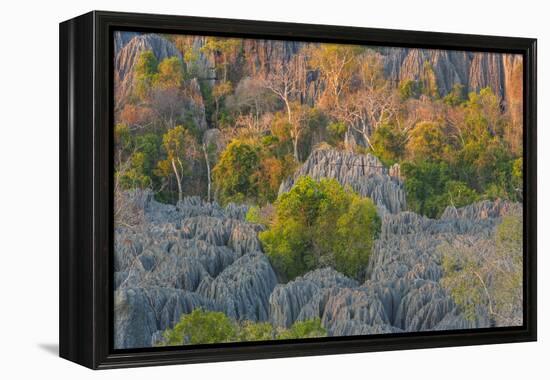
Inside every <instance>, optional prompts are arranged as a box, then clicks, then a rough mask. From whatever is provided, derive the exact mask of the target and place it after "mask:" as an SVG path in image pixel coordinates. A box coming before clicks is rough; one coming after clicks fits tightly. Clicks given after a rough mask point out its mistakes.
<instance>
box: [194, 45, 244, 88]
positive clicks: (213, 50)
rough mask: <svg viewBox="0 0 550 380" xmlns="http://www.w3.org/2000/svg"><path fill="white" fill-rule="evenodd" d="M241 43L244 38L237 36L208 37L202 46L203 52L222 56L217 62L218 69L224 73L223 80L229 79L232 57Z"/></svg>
mask: <svg viewBox="0 0 550 380" xmlns="http://www.w3.org/2000/svg"><path fill="white" fill-rule="evenodd" d="M241 44H242V40H240V39H236V38H219V37H208V38H207V39H206V43H205V44H204V45H203V47H202V48H201V51H202V52H204V53H210V54H213V55H214V56H215V57H220V58H221V62H220V63H217V64H216V69H218V70H219V71H221V73H222V79H221V81H222V82H227V81H228V72H229V65H230V57H231V55H232V54H234V53H235V52H236V50H237V48H238V47H239V46H240V45H241Z"/></svg>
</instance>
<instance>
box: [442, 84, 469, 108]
mask: <svg viewBox="0 0 550 380" xmlns="http://www.w3.org/2000/svg"><path fill="white" fill-rule="evenodd" d="M465 100H466V97H465V89H464V85H462V84H460V83H455V84H454V85H453V88H452V89H451V91H450V92H449V93H448V94H447V95H445V97H444V98H443V102H444V103H445V104H448V105H450V106H458V105H459V104H461V103H462V102H464V101H465Z"/></svg>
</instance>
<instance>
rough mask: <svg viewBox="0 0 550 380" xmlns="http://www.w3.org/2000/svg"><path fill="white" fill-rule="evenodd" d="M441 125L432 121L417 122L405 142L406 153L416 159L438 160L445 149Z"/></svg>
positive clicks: (444, 137) (441, 157)
mask: <svg viewBox="0 0 550 380" xmlns="http://www.w3.org/2000/svg"><path fill="white" fill-rule="evenodd" d="M446 140H447V138H446V135H445V132H444V130H443V127H442V126H441V125H440V124H437V123H432V122H421V123H418V124H417V125H416V126H415V128H414V129H413V131H412V132H411V135H410V138H409V141H408V142H407V155H408V156H409V158H410V159H412V160H416V161H422V160H425V161H432V162H435V161H440V160H441V159H443V155H444V153H445V152H446V149H447V141H446Z"/></svg>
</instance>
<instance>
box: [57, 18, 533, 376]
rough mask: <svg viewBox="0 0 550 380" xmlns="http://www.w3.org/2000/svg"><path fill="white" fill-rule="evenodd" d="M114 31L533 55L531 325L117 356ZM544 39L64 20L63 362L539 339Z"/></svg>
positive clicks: (528, 231)
mask: <svg viewBox="0 0 550 380" xmlns="http://www.w3.org/2000/svg"><path fill="white" fill-rule="evenodd" d="M115 30H131V31H143V32H163V33H186V34H205V35H217V36H233V37H248V38H267V39H285V40H300V41H319V42H321V41H322V42H335V43H354V44H367V45H384V46H399V47H422V48H438V49H454V50H470V51H490V52H499V53H517V54H521V55H522V56H523V59H524V61H523V62H524V65H523V67H524V72H523V79H524V82H523V83H524V86H523V99H524V100H523V101H524V104H523V112H524V115H523V117H524V189H523V190H524V194H525V196H524V224H523V225H524V324H523V326H521V327H514V328H512V327H511V328H497V329H495V328H489V329H476V330H463V331H460V330H459V331H441V332H420V333H406V334H405V333H404V334H390V335H372V336H353V337H333V338H318V339H310V340H293V341H278V342H262V343H235V344H216V345H207V346H192V347H171V348H164V349H160V348H149V349H133V350H119V351H116V350H113V348H112V347H113V342H112V335H113V334H112V332H113V319H112V304H113V291H112V289H113V287H112V269H111V268H112V247H113V217H112V210H113V196H112V193H113V191H112V185H113V183H112V178H113V176H112V170H113V167H112V166H113V164H112V157H113V155H112V152H113V138H112V125H113V112H112V108H113V107H112V103H113V38H112V33H113V31H115ZM536 44H537V41H536V39H530V38H512V37H496V36H481V35H466V34H448V33H432V32H417V31H402V30H384V29H370V28H357V27H343V26H325V25H308V24H294V23H280V22H264V21H247V20H229V19H217V18H201V17H184V16H166V15H151V14H136V13H118V12H105V11H93V12H90V13H87V14H84V15H82V16H79V17H76V18H73V19H71V20H68V21H65V22H62V23H61V24H60V57H59V58H60V68H59V69H60V71H59V74H60V98H59V113H60V183H59V185H60V198H59V201H60V210H59V213H60V236H59V239H60V255H59V259H60V264H59V265H60V278H59V281H60V290H59V297H60V320H59V323H60V337H59V340H60V356H61V357H63V358H66V359H68V360H71V361H74V362H76V363H79V364H81V365H84V366H86V367H89V368H93V369H103V368H119V367H134V366H151V365H163V364H183V363H199V362H213V361H229V360H244V359H262V358H276V357H289V356H306V355H326V354H342V353H352V352H367V351H384V350H402V349H417V348H430V347H446V346H462V345H479V344H494V343H511V342H528V341H535V340H536V337H537V293H536V291H537V289H536V283H537V272H536V269H537V263H536V261H537V257H536V250H537V246H536V242H537V228H536V226H537V225H536V223H537V177H536V175H537V167H536V157H537V153H536V149H537V144H536V142H537V141H536V123H537V109H536V97H537V87H536V86H537V81H536V71H537V68H536V64H537V63H536V46H537V45H536Z"/></svg>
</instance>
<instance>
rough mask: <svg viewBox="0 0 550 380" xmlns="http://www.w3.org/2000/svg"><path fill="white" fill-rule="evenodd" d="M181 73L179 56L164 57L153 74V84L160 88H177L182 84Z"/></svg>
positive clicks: (181, 66) (181, 65)
mask: <svg viewBox="0 0 550 380" xmlns="http://www.w3.org/2000/svg"><path fill="white" fill-rule="evenodd" d="M183 75H184V72H183V62H182V61H181V59H180V58H178V57H168V58H164V59H163V60H162V61H161V62H160V63H159V65H158V69H157V72H156V73H155V74H154V76H153V86H154V87H156V88H161V89H168V88H175V89H178V88H180V87H181V85H182V84H183V78H184V76H183Z"/></svg>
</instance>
